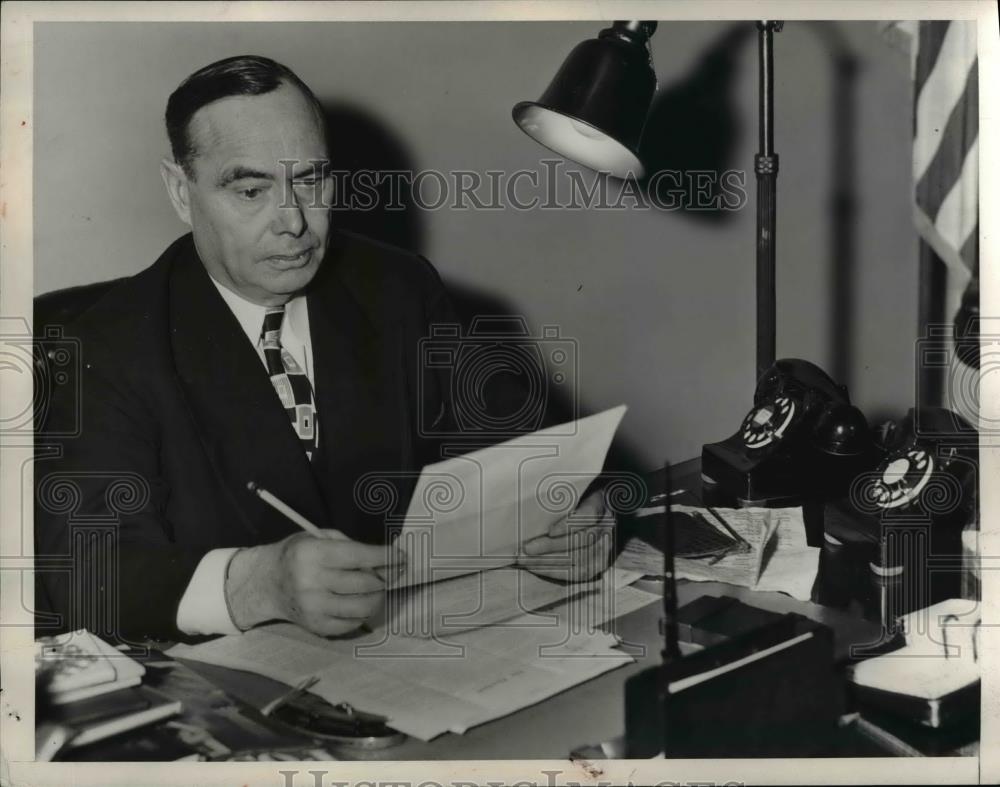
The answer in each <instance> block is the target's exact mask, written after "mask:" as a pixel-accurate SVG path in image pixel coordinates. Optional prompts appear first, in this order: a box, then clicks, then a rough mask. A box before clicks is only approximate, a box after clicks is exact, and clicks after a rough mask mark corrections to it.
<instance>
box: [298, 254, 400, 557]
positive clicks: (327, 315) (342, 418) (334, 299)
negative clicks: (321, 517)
mask: <svg viewBox="0 0 1000 787" xmlns="http://www.w3.org/2000/svg"><path fill="white" fill-rule="evenodd" d="M340 251H341V250H340V249H339V248H338V246H337V239H336V237H335V240H334V243H333V244H332V246H331V249H330V251H329V253H328V254H327V259H326V260H325V261H324V264H323V268H322V269H321V271H320V274H319V275H318V276H317V278H316V280H315V281H314V283H313V286H312V287H311V289H310V293H309V296H308V298H309V300H308V305H309V332H310V334H311V336H312V347H313V361H314V364H313V368H314V377H315V384H316V399H317V409H318V411H319V434H320V442H321V444H322V447H321V449H320V451H321V455H323V456H324V457H325V461H324V472H323V475H322V477H321V479H320V483H321V484H322V487H323V492H324V495H325V498H326V501H327V504H328V506H329V509H330V511H331V513H332V514H333V521H334V522H335V526H336V527H337V528H339V529H341V530H342V531H343V532H345V533H346V534H347V535H349V536H351V537H352V538H356V539H359V540H364V541H370V540H375V539H377V538H380V537H381V536H380V533H381V529H382V528H381V524H382V518H383V515H384V514H383V513H379V512H374V511H366V510H365V504H364V494H363V492H362V491H361V490H359V489H358V488H357V484H358V482H359V479H362V477H363V476H364V475H365V474H367V473H375V474H379V475H380V476H381V477H382V478H385V479H389V480H390V481H392V482H393V483H394V482H395V477H397V476H398V475H399V472H400V471H401V470H408V469H410V468H409V462H408V460H407V458H406V457H407V456H408V451H409V448H408V435H409V433H410V426H409V425H408V423H409V422H408V416H407V402H408V401H409V397H408V395H407V393H406V385H405V380H404V377H405V375H404V371H403V363H402V347H401V344H400V338H399V336H398V331H397V330H395V329H394V328H393V326H391V325H381V324H379V325H376V324H375V323H374V322H372V320H371V319H370V317H369V315H368V314H367V313H366V312H365V311H364V309H363V308H362V307H361V305H360V303H359V301H358V300H357V299H356V298H355V295H354V294H353V293H352V291H351V290H350V288H349V287H348V285H347V284H346V283H345V281H344V279H343V277H342V275H341V274H342V271H341V270H340V265H339V255H340Z"/></svg>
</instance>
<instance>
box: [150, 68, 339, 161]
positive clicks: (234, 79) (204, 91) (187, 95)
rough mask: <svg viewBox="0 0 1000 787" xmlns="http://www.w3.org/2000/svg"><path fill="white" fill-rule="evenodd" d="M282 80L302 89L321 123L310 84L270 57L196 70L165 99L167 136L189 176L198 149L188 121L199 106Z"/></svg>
mask: <svg viewBox="0 0 1000 787" xmlns="http://www.w3.org/2000/svg"><path fill="white" fill-rule="evenodd" d="M285 82H287V83H289V84H291V85H294V86H295V87H297V88H298V89H299V90H301V91H302V93H303V94H304V95H305V97H306V98H307V99H308V100H309V103H310V104H312V106H313V108H314V109H315V110H316V114H317V116H318V118H319V122H320V123H321V124H322V123H323V107H322V105H321V104H320V103H319V99H317V98H316V95H315V94H314V93H313V92H312V90H310V89H309V86H308V85H307V84H306V83H305V82H303V81H302V80H301V79H299V77H298V76H297V75H296V74H295V72H294V71H292V70H291V69H290V68H288V67H287V66H283V65H282V64H281V63H278V62H275V61H274V60H271V59H270V58H266V57H260V56H258V55H238V56H236V57H227V58H226V59H225V60H219V61H216V62H215V63H211V64H209V65H207V66H205V67H204V68H200V69H198V70H197V71H195V72H194V73H193V74H191V76H189V77H188V78H187V79H185V80H184V81H183V82H181V84H180V86H179V87H178V88H177V89H176V90H175V91H174V92H173V93H171V94H170V98H169V99H167V112H166V121H167V137H168V138H169V139H170V149H171V151H172V152H173V154H174V161H176V162H177V163H178V164H180V165H181V167H183V168H184V171H185V172H186V173H187V175H188V177H193V176H194V173H193V171H192V169H191V161H192V160H193V159H194V157H195V155H196V154H197V151H196V150H195V149H194V144H193V143H192V142H191V136H190V134H188V125H189V124H190V122H191V118H192V117H193V116H194V113H195V112H197V111H198V110H199V109H201V108H202V107H204V106H206V105H208V104H211V103H212V102H213V101H218V100H219V99H221V98H229V97H230V96H260V95H263V94H265V93H270V92H271V91H272V90H277V89H278V87H280V86H281V84H282V83H285Z"/></svg>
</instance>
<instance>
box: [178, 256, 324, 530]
mask: <svg viewBox="0 0 1000 787" xmlns="http://www.w3.org/2000/svg"><path fill="white" fill-rule="evenodd" d="M169 320H170V326H171V344H172V349H173V354H174V363H175V367H176V369H177V373H178V375H179V377H180V382H181V385H182V387H183V389H184V392H185V394H186V398H187V401H188V404H189V406H190V408H191V413H192V417H193V418H194V419H195V421H196V423H197V426H198V432H199V434H200V435H201V438H202V442H203V444H204V446H205V449H206V451H207V453H208V456H209V458H210V459H211V461H212V463H213V464H214V465H215V468H216V470H217V472H218V473H219V475H220V477H221V480H222V483H223V486H224V488H225V489H226V490H227V492H228V493H229V496H230V498H231V499H232V502H233V503H234V504H235V506H236V508H237V510H239V511H240V512H241V513H242V514H243V516H244V519H245V521H246V522H247V524H248V525H249V526H250V528H251V529H252V530H253V531H254V533H255V534H256V535H257V537H258V539H260V540H261V541H268V540H274V539H277V538H281V537H283V536H284V535H287V534H289V533H291V532H294V531H295V529H296V528H295V526H294V525H293V524H291V523H290V522H288V521H287V520H286V519H285V518H284V517H283V516H281V515H280V514H278V513H277V512H276V511H273V510H272V509H271V508H270V507H269V506H267V505H266V504H265V503H264V502H263V501H261V500H259V499H258V498H257V497H256V496H255V495H253V494H252V493H251V492H250V491H249V490H247V488H246V486H247V482H249V481H255V482H257V483H258V484H260V485H261V486H263V487H265V488H267V489H268V490H270V491H271V492H273V493H274V494H275V495H277V496H278V497H280V498H281V499H282V500H284V501H285V502H286V503H288V504H289V505H290V506H292V507H293V508H295V509H296V510H297V511H299V513H301V514H302V515H303V516H305V517H306V518H308V519H310V520H311V521H313V522H315V523H316V524H317V525H318V526H320V527H328V526H330V525H329V516H328V512H327V509H326V506H325V505H324V502H323V499H322V496H321V495H320V493H319V489H318V488H317V486H316V482H315V477H314V475H313V473H312V470H311V468H310V467H309V463H308V459H307V457H306V455H305V452H304V451H303V450H302V446H301V444H300V443H299V440H298V438H297V437H296V436H295V433H294V431H293V429H292V426H291V424H290V423H289V419H288V415H287V413H286V412H285V410H284V408H283V407H282V406H281V403H280V401H279V400H278V396H277V394H276V393H275V390H274V387H273V386H272V385H271V381H270V379H268V376H267V372H266V370H265V369H264V366H263V364H262V363H261V361H260V358H259V356H258V355H257V353H256V351H255V349H254V348H253V347H252V346H251V345H250V343H249V342H248V341H247V337H246V334H245V333H244V332H243V330H242V328H241V327H240V325H239V322H238V321H237V320H236V317H235V316H234V315H233V313H232V312H231V311H230V309H229V307H228V306H227V305H226V303H225V301H224V300H223V299H222V297H221V296H220V295H219V293H218V291H217V290H216V288H215V286H214V285H213V284H212V282H211V280H210V279H209V276H208V273H207V272H206V271H205V269H204V266H203V264H202V262H201V260H200V259H199V258H198V256H197V252H196V251H195V249H194V243H193V241H192V242H190V243H189V247H188V248H187V249H186V250H185V252H184V253H182V254H181V255H180V257H179V259H178V262H177V265H176V266H175V268H174V271H173V274H172V279H171V292H170V313H169ZM320 424H321V426H320V428H321V429H322V428H323V427H322V421H320Z"/></svg>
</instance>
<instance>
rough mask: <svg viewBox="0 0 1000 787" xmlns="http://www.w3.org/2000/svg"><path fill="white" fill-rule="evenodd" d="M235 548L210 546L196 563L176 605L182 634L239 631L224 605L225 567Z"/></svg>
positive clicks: (233, 632)
mask: <svg viewBox="0 0 1000 787" xmlns="http://www.w3.org/2000/svg"><path fill="white" fill-rule="evenodd" d="M237 551H238V548H237V547H233V548H227V549H213V550H212V551H210V552H208V553H207V554H206V555H205V556H204V557H203V558H202V559H201V562H200V563H198V567H197V568H196V569H195V570H194V574H193V575H192V576H191V581H190V582H188V586H187V589H186V590H185V591H184V595H183V596H182V597H181V603H180V604H179V605H178V607H177V628H179V629H180V630H181V631H183V632H184V633H185V634H191V635H193V636H194V635H208V634H239V633H240V630H239V629H238V628H236V624H235V623H233V619H232V617H230V615H229V608H228V606H227V605H226V567H227V566H228V565H229V561H230V559H232V556H233V555H234V554H236V552H237Z"/></svg>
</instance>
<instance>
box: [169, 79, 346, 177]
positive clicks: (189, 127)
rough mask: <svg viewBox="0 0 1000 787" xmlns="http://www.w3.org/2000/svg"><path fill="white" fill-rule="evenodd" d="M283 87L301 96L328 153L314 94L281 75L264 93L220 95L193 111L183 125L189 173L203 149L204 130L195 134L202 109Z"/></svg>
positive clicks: (321, 116)
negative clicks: (274, 84)
mask: <svg viewBox="0 0 1000 787" xmlns="http://www.w3.org/2000/svg"><path fill="white" fill-rule="evenodd" d="M283 88H290V89H292V90H294V91H295V92H296V93H298V95H299V96H300V97H301V98H302V100H303V102H304V103H305V105H306V106H307V107H308V108H309V110H310V112H311V114H312V117H313V120H314V121H315V123H316V128H317V130H318V131H319V135H320V140H321V142H322V145H323V152H324V155H329V150H328V142H327V139H326V117H325V115H324V113H323V111H322V109H321V107H320V106H319V105H318V104H319V102H318V100H317V99H315V97H314V96H311V95H310V94H309V93H307V92H306V91H305V90H303V89H302V88H301V87H300V86H299V85H297V84H295V82H293V81H291V80H289V79H287V78H286V77H282V78H281V80H280V81H279V83H278V85H277V86H276V87H275V88H274V89H273V90H268V91H267V92H266V93H236V94H233V95H230V96H222V97H221V98H217V99H215V100H214V101H209V102H208V103H207V104H205V105H204V106H200V107H198V109H196V110H195V111H194V113H193V114H192V115H191V117H189V118H188V121H187V124H186V127H185V134H186V135H187V140H188V145H189V147H190V155H189V156H188V162H189V163H190V164H191V165H192V172H191V173H190V174H191V175H192V176H193V174H194V172H193V164H194V161H195V159H197V158H198V157H199V156H200V155H201V152H202V150H203V146H202V145H200V144H199V142H201V141H202V139H201V137H203V136H204V134H205V131H204V130H202V132H201V133H200V134H197V135H196V133H195V128H196V126H195V124H196V123H197V122H198V119H199V117H201V119H202V122H204V121H205V115H204V113H203V111H204V110H206V109H209V108H210V107H214V106H216V105H218V104H221V103H223V102H225V101H232V100H244V101H245V100H253V99H261V98H266V97H268V96H273V95H274V94H275V93H278V92H280V91H281V90H282V89H283ZM176 163H177V164H179V165H180V164H181V163H182V162H179V161H178V162H176Z"/></svg>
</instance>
